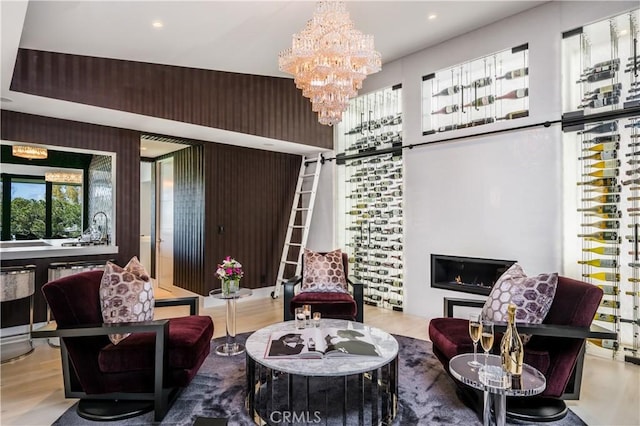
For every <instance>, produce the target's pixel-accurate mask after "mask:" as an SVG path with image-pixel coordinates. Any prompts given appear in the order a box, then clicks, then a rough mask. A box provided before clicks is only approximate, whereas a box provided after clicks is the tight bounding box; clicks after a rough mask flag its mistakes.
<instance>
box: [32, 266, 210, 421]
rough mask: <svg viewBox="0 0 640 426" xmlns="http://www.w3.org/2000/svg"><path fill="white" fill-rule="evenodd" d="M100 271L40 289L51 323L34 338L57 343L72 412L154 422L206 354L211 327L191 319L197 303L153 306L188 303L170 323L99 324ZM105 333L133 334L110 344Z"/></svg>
mask: <svg viewBox="0 0 640 426" xmlns="http://www.w3.org/2000/svg"><path fill="white" fill-rule="evenodd" d="M102 273H103V272H102V271H88V272H82V273H78V274H75V275H71V276H68V277H64V278H60V279H58V280H55V281H51V282H49V283H47V284H45V285H44V286H43V288H42V291H43V293H44V296H45V298H46V300H47V303H48V304H49V307H50V308H51V311H52V313H53V316H54V317H55V320H56V323H57V329H56V330H53V331H37V332H34V337H46V338H48V337H60V342H61V345H60V347H61V351H62V352H61V357H62V371H63V379H64V389H65V396H66V397H67V398H79V399H80V403H79V405H78V414H79V415H80V416H81V417H84V418H87V419H91V420H117V419H123V418H127V417H132V416H135V415H138V414H142V413H144V412H147V411H150V410H154V411H155V412H154V418H155V421H161V420H162V419H163V418H164V416H165V414H166V413H167V411H168V409H169V407H170V405H171V403H172V402H173V401H174V400H175V398H176V397H177V395H178V393H179V391H180V389H181V388H184V387H185V386H187V385H188V384H189V382H190V381H191V380H192V379H193V377H194V376H195V375H196V373H197V371H198V369H199V368H200V366H201V365H202V363H203V362H204V360H205V358H206V357H207V355H208V354H209V350H210V341H211V337H212V335H213V322H212V321H211V318H210V317H208V316H198V315H197V311H198V298H197V297H186V298H179V299H161V300H156V301H155V306H156V307H161V306H175V305H188V306H189V307H190V313H191V315H189V316H185V317H179V318H172V319H169V320H166V319H165V320H154V321H145V322H137V323H119V324H111V325H108V324H103V319H102V312H101V310H100V297H99V288H100V281H101V278H102ZM112 333H132V334H131V335H130V336H129V337H127V338H126V339H124V340H122V341H121V342H120V343H119V344H117V345H114V344H112V343H111V341H110V340H109V338H108V335H109V334H112Z"/></svg>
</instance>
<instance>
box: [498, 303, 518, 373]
mask: <svg viewBox="0 0 640 426" xmlns="http://www.w3.org/2000/svg"><path fill="white" fill-rule="evenodd" d="M500 359H501V361H502V369H503V370H504V371H507V372H508V373H510V374H511V375H512V376H520V375H522V363H523V361H524V345H523V344H522V339H520V336H519V335H518V330H517V329H516V305H514V304H513V303H510V304H509V307H508V308H507V330H506V331H505V332H504V335H503V336H502V341H501V342H500Z"/></svg>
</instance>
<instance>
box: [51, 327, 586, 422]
mask: <svg viewBox="0 0 640 426" xmlns="http://www.w3.org/2000/svg"><path fill="white" fill-rule="evenodd" d="M249 335H250V333H244V334H239V335H238V336H237V340H238V342H242V343H244V341H245V340H246V339H247V337H248V336H249ZM394 337H395V338H396V339H397V340H398V343H399V345H400V351H399V362H398V370H399V401H398V413H397V415H396V418H395V420H394V422H393V424H394V425H408V426H413V425H429V426H432V425H434V426H435V425H447V426H448V425H460V426H463V425H464V426H468V425H482V422H481V421H480V420H479V419H478V417H477V416H476V413H475V412H474V411H473V410H472V409H470V408H468V407H467V406H465V405H464V404H463V403H462V402H461V401H460V400H459V399H458V397H457V396H456V385H455V383H454V381H453V379H452V378H451V377H449V376H448V375H447V373H446V372H445V370H444V369H443V367H442V365H441V364H440V362H439V361H438V360H437V358H436V357H435V356H434V355H433V353H432V351H431V343H430V342H427V341H423V340H417V339H412V338H409V337H403V336H394ZM223 342H224V338H219V339H215V340H214V341H212V343H211V348H212V350H211V354H210V355H209V356H208V357H207V359H206V360H205V362H204V364H203V365H202V367H201V368H200V371H199V372H198V374H197V375H196V377H194V379H193V381H192V382H191V383H190V384H189V386H188V387H187V388H186V389H184V390H183V391H182V393H181V394H180V396H179V397H178V399H177V400H176V401H175V403H174V404H173V406H172V407H171V409H170V410H169V412H168V413H167V415H166V417H165V418H164V420H163V421H162V423H161V424H162V425H193V424H194V423H195V422H196V420H198V424H214V423H217V422H214V421H213V420H210V421H208V419H214V418H217V419H228V424H229V425H253V424H255V423H253V422H252V420H251V418H250V417H249V416H248V414H247V411H246V409H245V396H246V389H245V386H246V378H245V355H244V354H243V355H238V356H234V357H221V356H218V355H216V354H215V352H214V350H213V348H215V347H216V346H217V345H219V344H221V343H223ZM76 405H77V403H76V404H75V405H74V406H72V407H71V408H69V409H68V410H67V411H66V412H65V413H64V414H63V415H62V416H60V418H59V419H58V420H56V422H55V423H54V424H55V425H61V426H73V425H97V424H101V423H100V422H93V421H89V420H85V419H83V418H81V417H80V416H78V414H77V413H76ZM507 422H508V423H509V420H507ZM152 423H153V412H150V413H147V414H144V415H141V416H138V417H134V418H131V419H127V420H123V421H119V422H110V423H107V424H113V425H149V424H152ZM356 423H357V422H356ZM321 424H325V422H324V421H323V422H322V423H321ZM340 424H342V422H340ZM350 424H351V423H350ZM509 424H511V423H509ZM544 424H545V425H548V426H568V425H585V423H584V422H583V421H582V420H580V418H579V417H578V416H576V415H575V414H574V413H573V412H572V411H569V413H568V414H567V416H566V417H565V418H564V419H562V420H561V421H558V422H551V423H544Z"/></svg>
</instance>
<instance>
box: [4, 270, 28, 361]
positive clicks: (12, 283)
mask: <svg viewBox="0 0 640 426" xmlns="http://www.w3.org/2000/svg"><path fill="white" fill-rule="evenodd" d="M35 283H36V266H35V265H25V266H4V267H2V268H0V302H9V301H12V300H19V299H24V298H26V297H28V298H29V331H28V332H26V333H18V334H12V335H10V336H3V337H2V339H0V346H2V351H0V360H1V362H2V363H5V362H8V361H13V360H17V359H20V358H23V357H25V356H27V355H29V354H30V353H32V352H33V343H32V341H31V332H32V331H33V297H34V293H35V287H36V285H35ZM20 336H26V339H19V337H20Z"/></svg>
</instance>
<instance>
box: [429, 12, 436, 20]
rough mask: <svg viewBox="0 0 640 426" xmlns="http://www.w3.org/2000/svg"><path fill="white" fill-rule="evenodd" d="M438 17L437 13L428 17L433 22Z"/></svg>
mask: <svg viewBox="0 0 640 426" xmlns="http://www.w3.org/2000/svg"><path fill="white" fill-rule="evenodd" d="M437 17H438V15H436V14H435V13H432V14H431V15H429V16H428V18H429V20H430V21H433V20H434V19H436V18H437Z"/></svg>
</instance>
